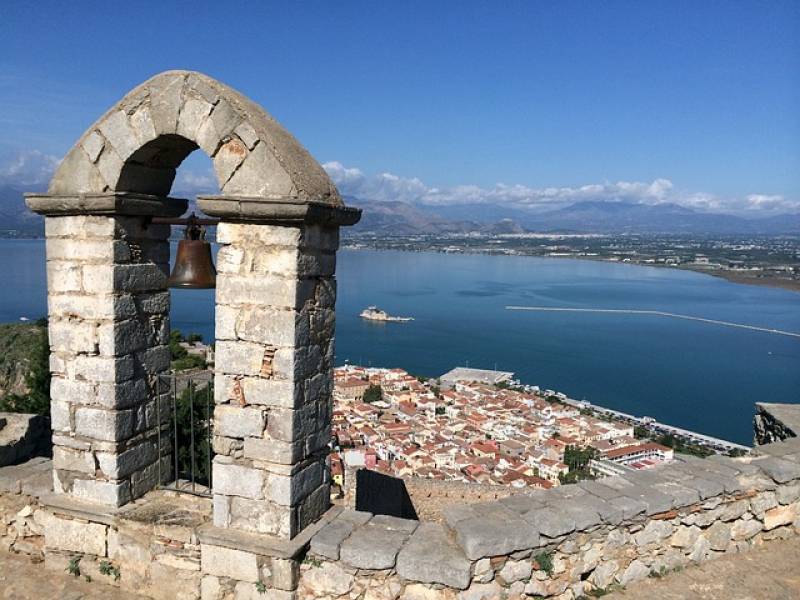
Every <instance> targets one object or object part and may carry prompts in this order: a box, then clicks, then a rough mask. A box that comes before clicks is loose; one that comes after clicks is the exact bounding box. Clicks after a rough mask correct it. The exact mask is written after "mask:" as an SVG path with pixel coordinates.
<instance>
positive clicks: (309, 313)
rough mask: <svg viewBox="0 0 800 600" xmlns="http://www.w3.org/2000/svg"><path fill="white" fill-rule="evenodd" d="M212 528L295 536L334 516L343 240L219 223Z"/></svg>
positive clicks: (309, 229)
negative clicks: (335, 372) (334, 383)
mask: <svg viewBox="0 0 800 600" xmlns="http://www.w3.org/2000/svg"><path fill="white" fill-rule="evenodd" d="M217 239H218V241H219V243H220V244H222V245H223V246H222V248H221V249H220V251H219V255H218V265H217V270H218V276H217V315H216V327H217V340H218V341H217V348H216V376H215V395H216V403H217V404H216V408H215V411H214V415H215V417H214V418H215V428H214V431H215V436H214V450H215V452H217V456H216V458H215V460H214V523H215V524H216V525H217V526H219V527H232V528H235V529H242V530H246V531H252V532H257V533H267V534H272V535H278V536H281V537H287V538H288V537H294V536H295V535H296V534H297V533H299V532H300V531H301V530H302V529H303V528H305V526H306V525H308V524H309V523H311V522H313V521H314V520H316V519H317V518H318V517H319V516H320V515H321V514H322V513H323V512H324V511H325V510H326V509H327V507H328V502H329V497H330V489H329V487H330V484H329V470H328V467H327V462H326V460H327V444H328V442H329V440H330V435H331V432H330V421H331V411H332V397H331V392H332V389H331V380H332V369H333V329H334V319H335V317H334V304H335V301H336V282H335V280H334V278H333V276H334V269H335V260H336V256H335V252H336V249H337V247H338V230H337V229H336V228H332V227H321V226H315V225H312V226H304V227H282V226H277V225H276V226H268V225H250V224H227V223H226V224H222V225H220V227H219V230H218V234H217Z"/></svg>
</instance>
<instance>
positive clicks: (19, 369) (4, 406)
mask: <svg viewBox="0 0 800 600" xmlns="http://www.w3.org/2000/svg"><path fill="white" fill-rule="evenodd" d="M49 355H50V348H49V345H48V340H47V322H46V321H45V320H40V321H37V322H36V323H2V324H0V411H5V412H21V413H35V414H40V415H48V414H49V413H50V369H49Z"/></svg>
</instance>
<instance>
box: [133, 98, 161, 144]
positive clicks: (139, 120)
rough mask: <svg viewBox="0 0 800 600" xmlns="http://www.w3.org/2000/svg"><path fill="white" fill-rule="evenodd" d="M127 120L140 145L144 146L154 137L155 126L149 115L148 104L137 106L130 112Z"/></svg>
mask: <svg viewBox="0 0 800 600" xmlns="http://www.w3.org/2000/svg"><path fill="white" fill-rule="evenodd" d="M129 122H130V124H131V128H132V129H133V131H134V134H135V135H136V139H137V140H138V141H139V145H140V146H144V145H145V144H146V143H148V142H152V141H153V140H154V139H156V137H157V134H156V128H155V125H154V123H153V117H152V116H151V115H150V107H149V106H147V105H142V106H140V107H139V108H137V109H136V110H135V111H134V112H133V114H131V116H130V121H129Z"/></svg>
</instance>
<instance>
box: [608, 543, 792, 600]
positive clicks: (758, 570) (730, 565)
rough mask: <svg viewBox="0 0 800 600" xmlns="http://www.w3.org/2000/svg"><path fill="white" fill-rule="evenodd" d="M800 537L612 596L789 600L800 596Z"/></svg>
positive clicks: (660, 599) (619, 598)
mask: <svg viewBox="0 0 800 600" xmlns="http://www.w3.org/2000/svg"><path fill="white" fill-rule="evenodd" d="M798 567H800V540H798V539H791V540H784V541H774V542H769V543H768V544H765V545H764V546H763V547H762V548H759V549H756V550H752V551H750V552H746V553H743V554H734V555H729V556H724V557H721V558H719V559H717V560H714V561H710V562H707V563H704V564H702V565H699V566H697V567H691V568H688V569H686V570H685V571H681V572H680V573H672V574H670V575H667V576H666V577H662V578H660V579H645V580H643V581H640V582H638V583H635V584H632V585H630V586H628V587H627V588H626V589H625V590H624V591H620V592H617V593H614V594H610V595H609V596H606V597H607V598H609V599H612V598H613V599H614V600H622V599H630V598H647V599H648V600H690V599H692V598H704V599H706V598H724V599H725V600H789V599H790V598H800V570H799V569H798Z"/></svg>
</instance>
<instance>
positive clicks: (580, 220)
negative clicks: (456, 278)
mask: <svg viewBox="0 0 800 600" xmlns="http://www.w3.org/2000/svg"><path fill="white" fill-rule="evenodd" d="M24 191H31V190H24ZM178 195H180V194H178ZM345 201H346V202H347V204H349V205H352V206H357V207H359V208H362V209H363V210H364V213H363V216H362V218H361V222H360V223H359V224H358V225H356V226H355V227H354V228H353V229H352V230H350V229H348V232H352V233H367V232H369V233H374V234H377V235H414V234H428V235H435V234H438V233H471V232H478V233H486V234H504V233H506V234H507V233H524V232H526V231H536V232H560V233H568V232H573V233H671V234H679V233H685V234H708V233H710V234H717V235H719V234H764V235H778V234H794V235H800V214H787V215H777V216H772V217H761V218H752V219H746V218H744V217H739V216H736V215H728V214H720V213H707V212H701V211H698V210H694V209H691V208H687V207H685V206H679V205H677V204H669V203H664V204H655V205H650V204H636V203H632V202H614V201H606V200H585V201H582V202H576V203H574V204H571V205H569V206H565V207H562V208H558V209H555V210H550V211H545V212H541V211H540V212H529V211H525V210H521V209H518V208H513V207H511V208H510V207H506V206H503V205H500V204H454V205H441V206H425V205H417V204H411V203H408V202H401V201H370V200H363V199H360V198H355V197H347V198H345ZM189 210H190V211H192V210H194V211H195V212H198V213H199V211H198V209H197V207H196V204H195V203H194V201H192V202H190V208H189ZM43 234H44V220H43V219H42V217H40V216H39V215H36V214H34V213H32V212H31V211H30V210H28V207H27V206H25V200H24V198H23V190H22V189H21V188H18V187H15V186H10V185H0V237H38V236H42V235H43Z"/></svg>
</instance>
